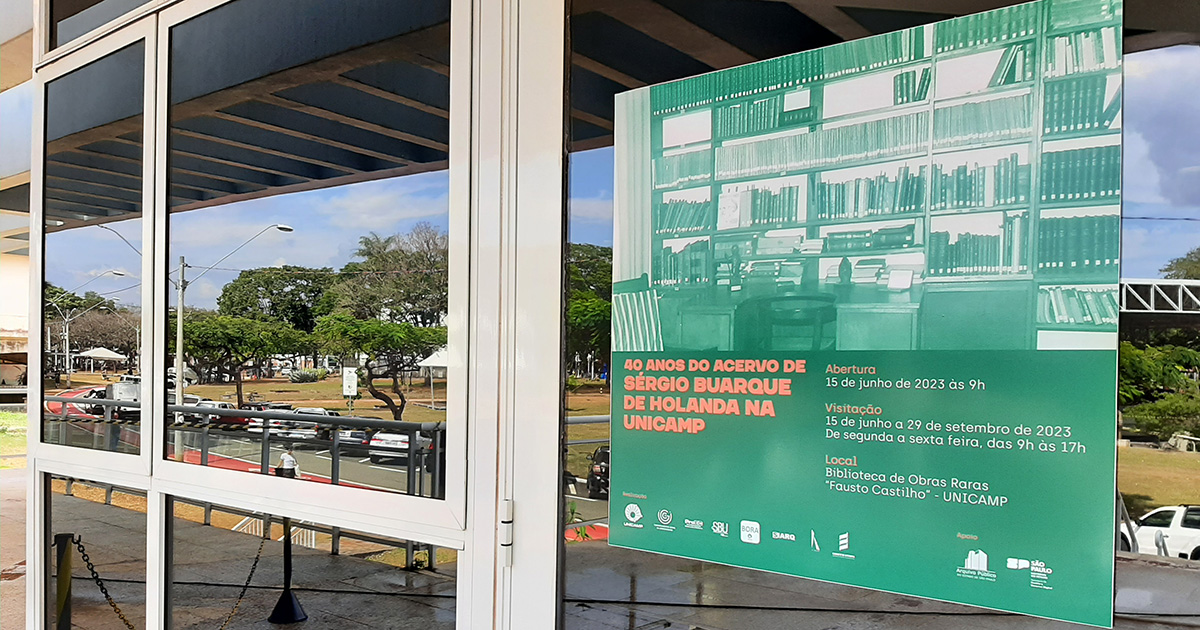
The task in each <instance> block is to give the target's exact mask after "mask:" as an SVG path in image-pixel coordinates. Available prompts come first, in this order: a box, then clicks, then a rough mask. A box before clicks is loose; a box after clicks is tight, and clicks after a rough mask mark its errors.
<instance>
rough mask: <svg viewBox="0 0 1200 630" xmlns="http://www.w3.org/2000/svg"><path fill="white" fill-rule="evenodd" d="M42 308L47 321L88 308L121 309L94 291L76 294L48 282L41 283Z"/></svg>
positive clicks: (56, 319) (59, 318)
mask: <svg viewBox="0 0 1200 630" xmlns="http://www.w3.org/2000/svg"><path fill="white" fill-rule="evenodd" d="M42 309H43V311H44V313H45V318H46V321H48V322H51V321H61V320H62V319H63V317H64V316H66V317H71V316H73V315H78V314H79V313H82V312H84V311H88V310H92V311H98V310H107V311H119V310H122V309H121V308H120V307H118V306H117V303H116V302H115V301H113V300H112V299H110V298H106V297H104V296H102V295H100V294H99V293H96V292H95V291H88V292H86V293H84V294H83V295H76V294H74V293H68V292H67V291H66V290H65V289H63V288H62V287H59V286H56V285H54V284H52V283H49V282H46V283H43V285H42Z"/></svg>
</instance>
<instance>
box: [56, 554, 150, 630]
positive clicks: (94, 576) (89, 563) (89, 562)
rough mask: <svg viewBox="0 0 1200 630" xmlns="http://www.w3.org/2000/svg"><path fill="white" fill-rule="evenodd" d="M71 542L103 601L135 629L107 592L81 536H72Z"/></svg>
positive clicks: (127, 626) (128, 626)
mask: <svg viewBox="0 0 1200 630" xmlns="http://www.w3.org/2000/svg"><path fill="white" fill-rule="evenodd" d="M71 542H73V543H75V547H76V548H78V549H79V556H80V557H81V558H83V563H84V564H86V565H87V569H88V571H90V572H91V574H92V581H93V582H95V583H96V586H97V587H99V588H100V593H101V594H102V595H104V599H105V601H107V602H108V605H109V606H112V609H113V612H115V613H117V616H118V617H120V618H121V623H123V624H125V627H126V628H129V630H135V629H134V627H133V624H132V623H129V620H128V619H126V618H125V613H123V612H121V607H120V606H118V605H117V602H115V601H113V598H112V595H109V594H108V587H107V586H105V585H104V580H102V579H100V574H99V573H97V572H96V565H94V564H92V559H91V558H89V557H88V554H87V551H85V550H84V548H83V537H82V536H72V537H71Z"/></svg>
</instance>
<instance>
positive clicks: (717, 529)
mask: <svg viewBox="0 0 1200 630" xmlns="http://www.w3.org/2000/svg"><path fill="white" fill-rule="evenodd" d="M712 531H713V533H714V534H716V535H718V536H720V537H721V538H728V537H729V523H721V522H718V521H713V524H712Z"/></svg>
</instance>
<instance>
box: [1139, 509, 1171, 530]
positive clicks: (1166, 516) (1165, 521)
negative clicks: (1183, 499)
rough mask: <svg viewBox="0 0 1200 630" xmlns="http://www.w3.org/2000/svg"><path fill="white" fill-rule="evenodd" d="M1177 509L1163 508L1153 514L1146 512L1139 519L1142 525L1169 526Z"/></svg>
mask: <svg viewBox="0 0 1200 630" xmlns="http://www.w3.org/2000/svg"><path fill="white" fill-rule="evenodd" d="M1178 511H1179V510H1163V511H1161V512H1155V513H1153V514H1147V515H1146V516H1144V517H1143V518H1142V520H1141V524H1142V527H1170V526H1171V522H1172V521H1174V520H1175V513H1176V512H1178Z"/></svg>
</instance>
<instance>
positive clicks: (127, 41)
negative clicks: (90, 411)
mask: <svg viewBox="0 0 1200 630" xmlns="http://www.w3.org/2000/svg"><path fill="white" fill-rule="evenodd" d="M154 38H155V31H154V18H153V17H150V18H146V19H144V20H141V21H138V22H135V23H133V24H130V25H129V26H128V27H126V28H124V29H121V30H120V31H118V32H116V33H114V34H113V35H112V36H110V37H108V38H106V39H104V40H102V41H100V42H97V44H96V45H95V46H91V47H88V48H86V49H83V50H80V51H79V52H77V53H76V54H73V55H70V56H68V57H64V58H62V59H60V60H58V61H56V62H55V63H53V64H50V65H48V66H46V67H44V68H41V69H39V70H38V71H37V73H35V75H34V101H33V149H32V160H31V164H30V192H31V194H30V200H29V204H30V205H29V213H30V214H29V217H30V219H29V220H30V226H29V321H30V322H38V334H36V335H34V334H31V335H30V336H29V356H30V357H35V358H36V360H35V361H30V363H29V372H28V375H29V376H28V383H29V395H28V400H29V401H30V404H29V406H28V410H29V411H28V418H29V435H30V436H35V435H36V436H37V439H36V440H34V439H30V440H29V453H28V457H29V459H30V460H33V459H35V458H36V459H39V460H45V461H55V462H61V463H64V464H68V465H76V464H78V465H84V466H89V467H92V468H94V469H96V470H109V471H112V472H114V473H119V474H139V475H149V474H150V469H151V468H150V467H151V461H150V452H149V446H148V445H149V444H150V443H151V441H152V440H153V434H154V426H153V423H151V422H148V421H147V419H146V409H143V410H142V422H141V429H140V430H141V445H142V446H141V450H140V452H139V454H137V455H133V454H130V453H114V452H109V451H102V450H97V449H88V448H79V447H74V446H64V445H61V444H51V443H47V442H43V441H42V422H43V420H42V409H43V401H42V396H43V393H42V382H43V376H44V375H43V369H42V368H43V363H42V352H43V350H44V347H43V346H44V343H43V342H44V339H43V337H42V334H41V330H42V327H43V326H44V325H45V322H44V321H43V317H42V307H43V302H42V278H43V276H44V271H45V265H46V260H45V253H46V250H45V236H46V229H45V207H44V193H45V181H46V180H45V164H46V119H45V108H46V86H47V84H49V83H51V82H52V81H54V80H55V79H58V78H60V77H63V76H65V75H67V74H70V73H71V72H73V71H75V70H79V69H80V68H83V67H84V66H87V65H88V64H90V63H93V62H95V61H99V60H101V59H103V58H104V57H107V56H108V55H110V54H112V53H114V52H117V51H118V50H121V49H122V48H125V47H126V46H129V45H132V44H136V43H138V42H139V41H142V42H144V43H145V52H146V56H145V64H146V65H145V66H144V68H145V70H144V72H145V74H144V77H143V78H144V79H145V83H144V86H143V98H144V101H143V103H142V137H143V138H149V137H151V136H150V135H149V134H152V133H153V130H154V126H153V125H154V118H155V116H154V106H155V100H154V90H153V85H154V48H155V42H154ZM153 190H154V151H153V146H152V143H150V142H144V141H143V142H142V217H141V220H142V243H143V246H142V261H141V264H142V266H141V269H140V271H139V273H140V275H141V278H142V286H141V300H142V322H141V326H142V331H143V334H142V346H141V348H139V351H138V352H139V357H138V361H139V367H140V369H139V371H140V372H141V373H143V374H145V373H146V371H145V367H146V357H147V356H148V355H147V352H146V351H147V350H148V349H149V348H150V347H151V342H152V335H151V334H149V332H150V331H151V327H150V324H151V323H152V322H153V320H152V319H151V315H152V313H151V311H152V310H153V309H152V308H150V304H151V302H152V300H153V286H152V283H150V282H147V281H146V279H147V278H150V277H151V275H150V274H151V272H152V271H153V267H152V265H153V249H152V247H151V245H152V243H153V233H154V218H153V213H152V212H151V210H150V209H151V208H152V207H153V204H152V194H153ZM151 389H152V383H151V382H150V381H149V380H148V379H145V378H143V379H142V385H141V394H140V396H141V400H142V401H143V404H144V403H145V401H148V400H150V395H151Z"/></svg>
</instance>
